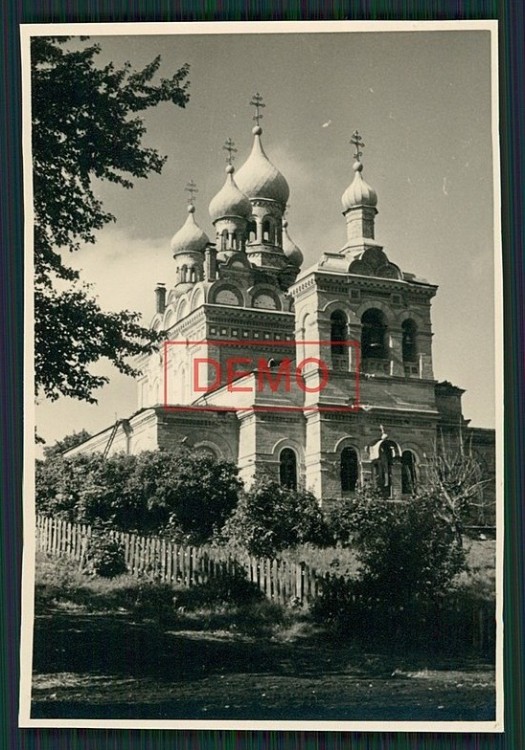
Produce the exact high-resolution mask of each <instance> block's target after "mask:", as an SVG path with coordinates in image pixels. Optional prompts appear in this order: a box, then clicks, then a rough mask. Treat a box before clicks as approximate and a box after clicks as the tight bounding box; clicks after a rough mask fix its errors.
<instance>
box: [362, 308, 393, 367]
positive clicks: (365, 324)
mask: <svg viewBox="0 0 525 750" xmlns="http://www.w3.org/2000/svg"><path fill="white" fill-rule="evenodd" d="M361 325H362V329H361V356H362V358H363V359H387V357H388V347H387V344H386V332H387V324H386V319H385V315H384V313H383V312H382V311H381V310H378V309H377V308H375V307H372V308H370V309H369V310H366V312H364V313H363V315H362V317H361Z"/></svg>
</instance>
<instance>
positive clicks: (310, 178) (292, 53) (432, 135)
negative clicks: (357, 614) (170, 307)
mask: <svg viewBox="0 0 525 750" xmlns="http://www.w3.org/2000/svg"><path fill="white" fill-rule="evenodd" d="M219 26H220V25H219ZM92 40H96V41H99V42H100V44H101V47H102V52H101V54H100V55H99V58H98V59H99V60H100V63H101V64H103V63H106V62H108V61H110V60H112V61H113V62H114V63H115V64H116V65H121V64H123V63H124V62H125V61H127V60H129V61H130V62H131V64H132V66H133V67H135V68H139V69H140V68H141V67H143V66H144V65H146V64H147V63H148V62H150V61H151V60H152V59H153V58H154V57H155V56H156V55H157V54H160V55H161V58H162V64H161V69H160V75H164V76H168V75H170V74H171V73H173V72H174V71H175V70H176V69H178V68H179V67H180V66H181V65H182V64H183V63H186V62H187V63H189V64H190V66H191V69H190V75H189V79H190V82H191V83H190V101H189V103H188V105H187V106H186V108H185V109H181V108H178V107H174V106H173V105H169V104H161V105H159V106H158V107H157V108H155V109H154V110H150V111H149V112H147V113H145V115H144V121H145V125H146V128H147V134H146V136H145V144H146V145H149V146H152V147H154V148H156V149H158V150H159V152H160V153H162V154H165V155H167V157H168V160H167V163H166V165H165V167H164V169H163V172H162V174H161V175H151V176H150V177H149V178H148V179H147V180H142V181H137V182H136V183H135V187H134V188H133V189H132V190H123V189H122V188H119V187H118V186H114V185H111V184H106V183H99V184H97V186H96V190H97V195H98V196H99V197H100V198H101V200H102V201H103V203H104V208H105V209H107V210H109V211H111V212H112V213H113V214H114V215H115V216H116V219H117V221H116V223H115V224H111V225H108V226H106V227H105V228H104V229H103V230H101V231H100V232H99V233H98V235H97V242H96V244H95V245H94V246H87V247H84V248H82V249H81V250H80V251H79V252H78V253H76V254H75V255H74V256H68V262H70V264H71V265H72V266H74V267H75V268H77V269H82V273H81V276H82V278H83V279H84V280H86V281H90V282H92V283H93V292H94V293H95V294H97V295H98V297H99V301H100V303H101V305H102V306H103V308H105V309H108V310H110V309H111V310H121V309H131V310H138V311H140V312H141V313H142V314H143V316H144V318H143V321H144V323H145V324H149V322H150V320H151V318H152V316H153V313H154V293H153V289H154V287H155V285H156V283H157V282H159V281H160V282H165V283H166V284H167V285H168V287H171V286H172V285H173V283H174V269H173V260H172V257H171V253H170V238H171V237H172V235H173V234H174V233H175V232H176V231H177V230H178V229H179V228H180V226H181V225H182V223H183V222H184V220H185V218H186V198H187V194H186V193H185V191H184V188H185V185H186V184H187V182H188V181H189V180H190V179H193V180H195V182H196V183H197V186H198V189H199V192H198V194H197V199H196V207H197V208H196V214H195V217H196V220H197V223H198V224H199V225H200V226H201V228H202V229H204V230H205V231H206V233H207V234H208V236H209V237H210V238H213V236H214V233H213V227H212V225H211V221H210V219H209V214H208V204H209V202H210V200H211V199H212V198H213V196H214V195H215V194H216V193H217V192H218V190H219V189H220V188H221V186H222V184H223V182H224V178H225V174H224V167H225V156H226V155H225V152H224V151H223V150H222V146H223V144H224V142H225V140H226V139H227V138H228V137H231V138H233V140H234V141H235V143H236V147H237V149H238V152H237V155H236V161H235V166H236V167H237V168H239V167H240V166H241V165H242V164H243V163H244V161H245V159H246V158H247V156H248V154H249V152H250V149H251V142H252V135H251V128H252V126H253V121H252V116H253V108H251V107H250V106H249V101H250V99H251V97H252V96H253V94H254V93H255V92H256V91H258V92H260V93H261V94H262V95H263V97H264V101H265V105H266V106H265V108H264V110H263V119H262V121H261V125H262V128H263V135H262V141H263V145H264V148H265V151H266V153H267V154H268V156H269V158H270V159H271V160H272V161H273V163H274V164H275V165H276V166H277V167H278V168H279V170H280V171H281V172H282V173H283V174H284V176H285V177H286V179H287V181H288V184H289V186H290V205H289V209H288V216H287V218H288V221H289V227H288V228H289V233H290V235H291V237H292V239H293V240H294V242H295V243H296V244H297V245H298V246H299V247H300V248H301V249H302V251H303V254H304V256H305V262H304V265H303V268H305V267H308V266H310V265H312V264H313V263H315V262H316V261H317V259H318V258H319V257H320V255H321V254H322V253H323V252H324V251H337V250H339V249H340V248H341V247H342V246H343V244H344V241H345V237H346V229H345V220H344V217H343V216H342V215H341V195H342V194H343V192H344V191H345V189H346V188H347V186H348V185H349V184H350V182H351V181H352V179H353V172H352V162H353V158H352V154H353V147H352V146H351V145H350V144H349V140H350V138H351V135H352V132H353V131H354V130H356V129H357V130H359V132H360V134H361V135H362V137H363V140H364V142H365V148H364V154H363V163H364V172H363V177H364V178H365V180H366V181H367V182H368V183H369V184H370V185H372V187H373V188H374V189H375V190H376V192H377V194H378V206H377V208H378V211H379V213H378V215H377V217H376V240H377V241H378V242H380V243H381V244H382V245H383V246H384V249H385V252H386V253H387V255H388V257H389V258H390V260H391V261H392V262H394V263H396V264H397V265H399V266H400V267H401V268H402V269H403V270H404V271H410V272H413V273H416V274H417V275H418V276H421V277H424V278H426V279H427V280H428V281H429V282H431V283H434V284H438V285H439V290H438V293H437V296H436V297H435V298H434V300H433V305H432V320H433V331H434V338H433V359H434V374H435V377H436V379H438V380H449V381H451V382H452V383H454V384H455V385H458V386H460V387H461V388H465V389H466V393H465V395H464V397H463V411H464V415H465V417H466V418H467V419H470V420H471V424H473V425H475V426H479V427H493V426H494V419H495V417H494V411H495V389H494V379H495V374H494V372H495V344H494V330H495V323H494V278H495V277H494V208H493V201H494V195H493V153H492V131H491V66H490V36H489V32H488V31H479V30H474V31H473V30H469V31H466V30H461V31H417V32H404V31H403V32H393V31H389V32H387V33H384V32H383V33H378V32H372V33H363V32H352V33H339V34H334V33H315V34H311V33H309V34H304V33H297V34H277V33H270V34H266V33H258V34H250V35H247V34H222V33H221V34H220V33H217V34H213V35H200V34H197V35H187V34H178V35H169V34H166V35H159V36H151V35H150V36H139V35H127V36H120V37H116V36H104V37H100V38H97V37H95V36H92ZM72 43H73V44H74V43H75V42H74V41H73V42H72ZM93 369H94V370H95V371H96V372H101V373H105V374H108V375H109V376H110V378H111V382H110V384H109V385H107V386H106V387H104V388H102V389H100V390H99V391H97V392H96V394H95V395H96V397H97V398H98V404H97V405H88V404H85V403H82V402H79V401H74V400H72V399H66V398H61V399H59V400H58V401H56V402H53V403H51V402H46V401H44V400H41V401H40V402H39V404H38V406H37V411H36V422H37V431H38V433H39V434H40V435H41V436H42V437H44V439H45V440H46V442H47V443H48V444H52V443H53V442H54V441H55V440H57V439H60V438H62V437H63V436H64V435H66V434H69V433H71V432H73V431H78V430H80V429H82V428H85V429H87V430H88V431H89V432H91V433H94V432H97V431H98V430H100V429H103V428H104V427H106V426H108V425H109V424H111V423H112V422H114V420H115V418H116V417H125V416H129V415H130V414H131V413H133V412H134V411H135V409H136V401H137V399H136V384H135V382H134V381H133V380H132V379H131V378H128V377H126V376H122V375H120V374H119V373H118V372H117V371H116V370H115V369H114V368H112V367H111V366H110V365H109V364H108V363H104V362H101V363H98V364H97V365H96V366H95V367H94V368H93Z"/></svg>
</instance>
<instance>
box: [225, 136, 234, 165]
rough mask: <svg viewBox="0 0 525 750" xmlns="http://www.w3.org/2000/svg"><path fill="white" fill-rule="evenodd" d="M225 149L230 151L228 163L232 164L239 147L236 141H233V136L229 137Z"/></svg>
mask: <svg viewBox="0 0 525 750" xmlns="http://www.w3.org/2000/svg"><path fill="white" fill-rule="evenodd" d="M222 148H223V150H224V151H227V152H228V164H231V163H232V161H233V160H234V159H235V156H233V154H236V153H237V149H236V148H235V143H234V141H232V139H231V138H228V140H227V141H226V143H225V144H224V146H223V147H222Z"/></svg>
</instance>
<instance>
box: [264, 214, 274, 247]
mask: <svg viewBox="0 0 525 750" xmlns="http://www.w3.org/2000/svg"><path fill="white" fill-rule="evenodd" d="M273 238H274V233H273V224H272V222H271V221H270V219H265V220H264V221H263V224H262V239H263V242H267V243H269V244H272V243H273Z"/></svg>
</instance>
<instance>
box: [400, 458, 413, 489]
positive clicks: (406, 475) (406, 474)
mask: <svg viewBox="0 0 525 750" xmlns="http://www.w3.org/2000/svg"><path fill="white" fill-rule="evenodd" d="M416 479H417V476H416V458H415V456H414V454H413V453H412V451H403V454H402V456H401V492H402V494H403V495H411V494H412V493H413V492H414V489H415V487H416Z"/></svg>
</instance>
